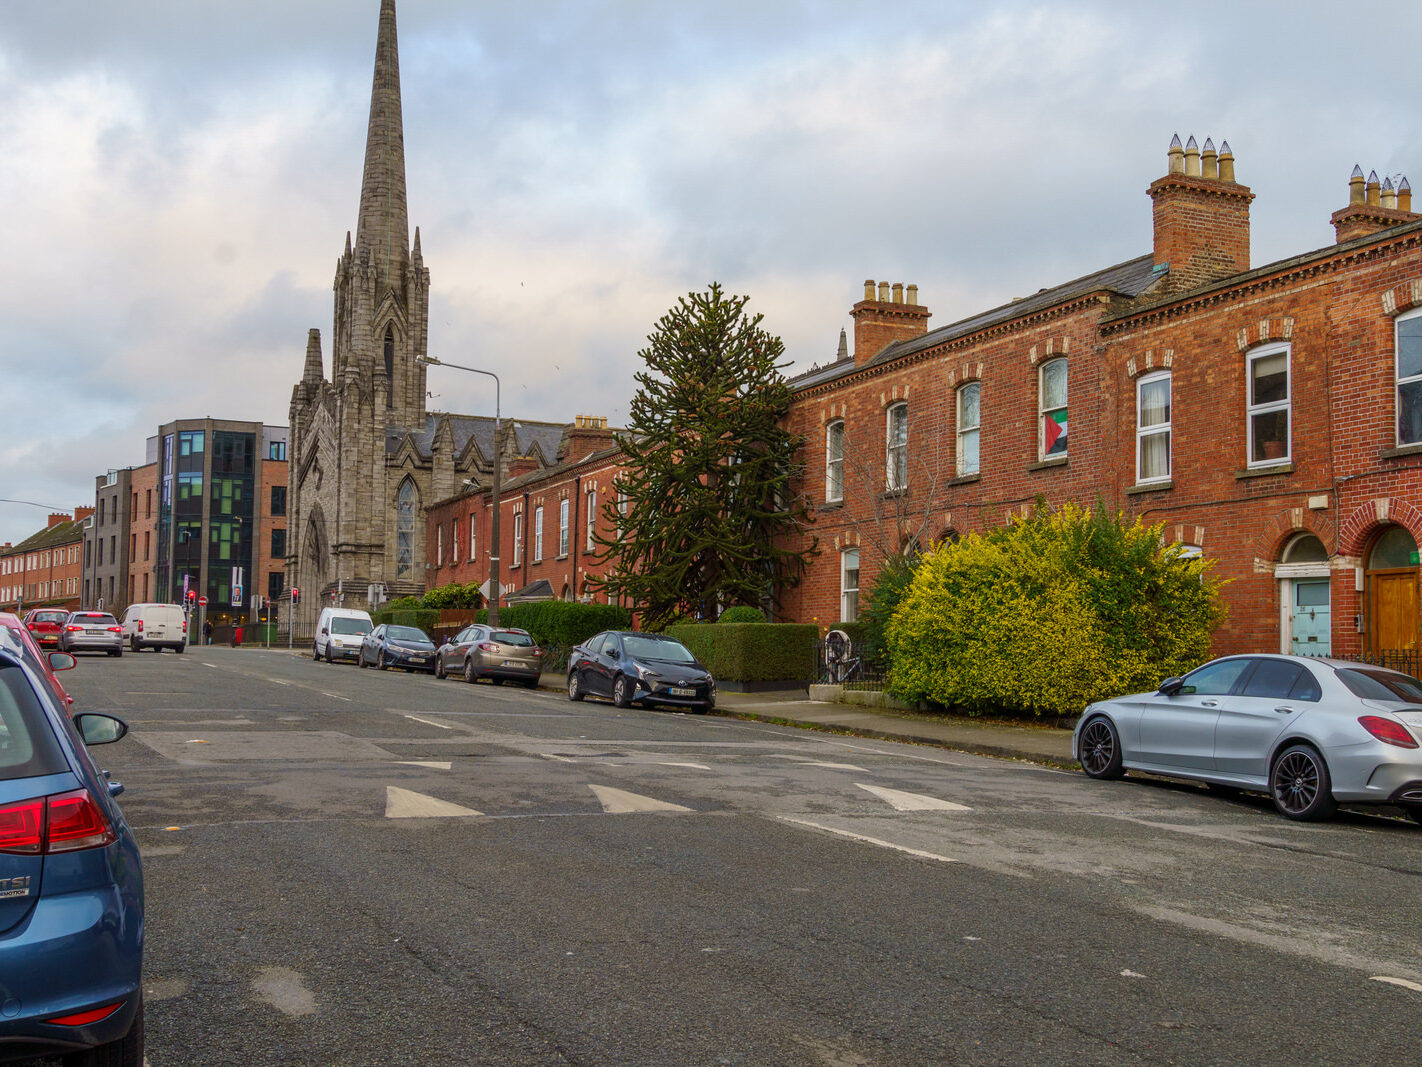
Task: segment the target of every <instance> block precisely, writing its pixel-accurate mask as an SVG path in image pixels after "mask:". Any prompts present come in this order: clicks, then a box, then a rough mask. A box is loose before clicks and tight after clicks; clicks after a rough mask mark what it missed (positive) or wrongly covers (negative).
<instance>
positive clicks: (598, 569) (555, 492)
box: [425, 415, 622, 603]
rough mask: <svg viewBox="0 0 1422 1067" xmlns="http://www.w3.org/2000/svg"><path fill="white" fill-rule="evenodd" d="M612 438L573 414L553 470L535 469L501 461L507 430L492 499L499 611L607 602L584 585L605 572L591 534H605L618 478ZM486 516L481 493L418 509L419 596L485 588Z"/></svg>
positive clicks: (533, 460)
mask: <svg viewBox="0 0 1422 1067" xmlns="http://www.w3.org/2000/svg"><path fill="white" fill-rule="evenodd" d="M613 432H614V431H613V430H611V429H609V428H608V425H607V420H606V419H605V418H599V417H595V416H584V415H580V416H578V418H577V419H576V420H575V421H574V422H573V423H572V424H571V425H569V426H568V427H567V428H566V429H565V430H564V432H563V435H562V439H561V441H559V443H558V446H557V451H556V456H555V457H554V462H553V463H552V464H549V465H543V463H542V457H539V456H534V455H527V456H525V455H510V454H509V451H510V450H509V448H508V446H509V445H510V444H512V443H514V442H516V440H517V438H516V437H515V436H514V434H513V429H512V428H511V427H510V428H509V429H508V430H507V436H506V437H505V439H504V440H505V451H504V480H503V482H502V484H501V485H500V492H499V515H500V518H499V525H500V541H501V542H502V550H501V557H502V559H501V575H500V586H501V588H502V589H503V592H504V596H503V600H502V603H510V602H514V603H517V602H518V601H519V600H522V599H545V600H546V599H560V600H599V601H605V600H606V596H605V594H603V593H601V592H599V591H595V590H594V589H593V588H592V587H591V585H590V584H589V578H591V577H593V576H595V575H600V574H601V573H603V571H604V570H605V565H603V564H600V563H599V562H598V560H597V550H596V543H595V542H594V540H593V533H594V531H596V532H598V533H601V534H604V535H605V534H606V532H607V520H606V517H605V515H604V514H603V506H604V504H605V503H606V502H607V501H608V500H609V499H612V498H614V495H615V493H616V491H617V490H616V478H617V475H618V473H619V472H620V471H621V470H622V466H621V463H620V453H619V452H618V450H617V448H616V447H615V446H614V445H613V443H612V435H613ZM492 515H493V512H492V507H491V493H490V489H489V486H487V485H486V486H482V487H475V488H466V489H465V490H464V491H462V492H461V493H459V494H457V495H455V496H452V497H449V498H447V499H444V500H440V501H436V502H435V503H434V504H432V505H430V506H429V507H428V508H427V509H426V510H425V521H426V524H427V531H426V538H427V539H426V542H425V543H426V550H427V552H428V557H429V563H428V565H427V572H426V573H427V575H428V578H427V580H426V585H427V587H428V588H432V589H433V588H437V587H439V586H442V585H448V584H450V583H451V582H459V583H468V582H478V583H479V584H480V585H481V586H482V585H483V584H484V583H485V582H487V581H488V579H489V556H490V551H491V548H492V543H493V542H492V536H493V535H492V521H491V520H492Z"/></svg>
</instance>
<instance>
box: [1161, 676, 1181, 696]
mask: <svg viewBox="0 0 1422 1067" xmlns="http://www.w3.org/2000/svg"><path fill="white" fill-rule="evenodd" d="M1184 684H1185V679H1184V678H1167V679H1166V680H1165V681H1163V682H1161V683H1160V692H1161V693H1162V694H1163V695H1164V696H1168V697H1173V696H1174V695H1175V694H1176V693H1178V692H1180V687H1181V686H1182V685H1184Z"/></svg>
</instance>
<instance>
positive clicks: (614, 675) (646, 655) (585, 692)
mask: <svg viewBox="0 0 1422 1067" xmlns="http://www.w3.org/2000/svg"><path fill="white" fill-rule="evenodd" d="M585 696H595V697H610V698H611V700H612V702H613V703H614V704H616V705H617V706H618V707H619V708H626V707H630V706H631V705H633V704H667V705H670V706H672V707H679V708H690V709H691V710H692V711H699V712H707V711H710V710H711V709H712V708H714V707H715V706H716V679H714V678H712V677H711V672H710V671H708V670H707V669H706V667H705V666H704V665H703V664H702V663H701V662H700V661H698V660H697V658H696V657H695V656H693V655H692V654H691V650H690V649H688V648H687V647H686V646H685V645H683V644H682V643H681V642H680V641H676V640H673V639H672V638H670V637H664V636H662V635H661V634H641V633H630V632H626V631H622V630H607V631H605V632H603V633H600V634H598V635H597V636H596V637H593V638H591V639H589V640H587V641H584V642H583V643H582V644H581V645H578V646H577V647H576V648H574V649H573V651H572V654H571V655H570V656H569V657H568V699H569V700H582V699H583V697H585Z"/></svg>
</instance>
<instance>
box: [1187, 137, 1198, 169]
mask: <svg viewBox="0 0 1422 1067" xmlns="http://www.w3.org/2000/svg"><path fill="white" fill-rule="evenodd" d="M1185 176H1186V177H1187V178H1198V177H1199V176H1200V147H1199V145H1197V144H1195V137H1194V135H1193V134H1192V135H1191V136H1190V139H1189V140H1188V141H1186V142H1185Z"/></svg>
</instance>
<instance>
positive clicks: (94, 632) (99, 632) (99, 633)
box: [84, 630, 104, 637]
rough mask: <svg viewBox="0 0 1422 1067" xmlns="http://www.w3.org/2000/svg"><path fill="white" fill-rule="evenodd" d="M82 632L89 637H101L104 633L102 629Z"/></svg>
mask: <svg viewBox="0 0 1422 1067" xmlns="http://www.w3.org/2000/svg"><path fill="white" fill-rule="evenodd" d="M84 632H85V633H86V634H88V635H89V636H90V637H102V636H103V635H104V631H103V630H85V631H84Z"/></svg>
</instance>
